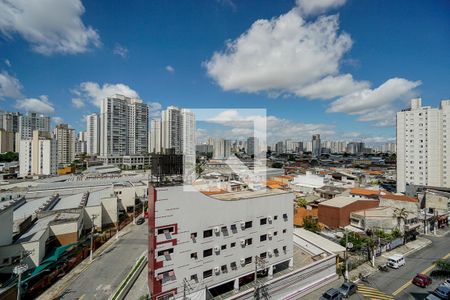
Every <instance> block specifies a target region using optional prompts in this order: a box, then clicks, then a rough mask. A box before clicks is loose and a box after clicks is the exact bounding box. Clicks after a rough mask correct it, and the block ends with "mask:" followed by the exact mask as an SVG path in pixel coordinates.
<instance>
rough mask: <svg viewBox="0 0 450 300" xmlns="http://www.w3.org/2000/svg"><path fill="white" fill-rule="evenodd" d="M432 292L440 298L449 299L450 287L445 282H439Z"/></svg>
mask: <svg viewBox="0 0 450 300" xmlns="http://www.w3.org/2000/svg"><path fill="white" fill-rule="evenodd" d="M433 293H434V294H435V295H436V296H438V297H439V298H441V299H444V300H450V287H449V286H446V285H445V284H440V285H439V286H438V287H437V288H436V289H435V290H434V292H433Z"/></svg>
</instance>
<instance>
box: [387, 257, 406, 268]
mask: <svg viewBox="0 0 450 300" xmlns="http://www.w3.org/2000/svg"><path fill="white" fill-rule="evenodd" d="M405 264H406V261H405V257H404V256H403V255H401V254H394V255H392V256H389V257H388V260H387V265H388V266H389V267H391V268H394V269H398V268H400V267H401V266H404V265H405Z"/></svg>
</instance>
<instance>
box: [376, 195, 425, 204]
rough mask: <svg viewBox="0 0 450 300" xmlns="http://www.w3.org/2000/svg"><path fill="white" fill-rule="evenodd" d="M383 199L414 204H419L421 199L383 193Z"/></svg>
mask: <svg viewBox="0 0 450 300" xmlns="http://www.w3.org/2000/svg"><path fill="white" fill-rule="evenodd" d="M381 198H384V199H390V200H398V201H406V202H413V203H418V202H419V199H417V198H414V197H409V196H405V195H397V194H391V193H386V194H383V193H382V194H381Z"/></svg>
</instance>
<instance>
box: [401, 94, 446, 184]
mask: <svg viewBox="0 0 450 300" xmlns="http://www.w3.org/2000/svg"><path fill="white" fill-rule="evenodd" d="M408 184H413V185H428V186H436V187H450V100H442V101H441V105H440V108H432V107H431V106H422V100H421V99H420V98H417V99H412V100H411V108H409V109H405V110H403V111H401V112H398V113H397V192H404V191H405V189H406V185H408Z"/></svg>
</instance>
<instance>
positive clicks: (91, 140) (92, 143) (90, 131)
mask: <svg viewBox="0 0 450 300" xmlns="http://www.w3.org/2000/svg"><path fill="white" fill-rule="evenodd" d="M86 146H87V154H90V155H95V154H99V153H100V120H99V115H98V114H95V113H94V114H90V115H88V116H87V117H86Z"/></svg>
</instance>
